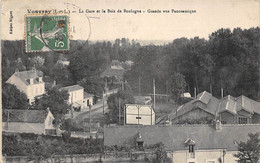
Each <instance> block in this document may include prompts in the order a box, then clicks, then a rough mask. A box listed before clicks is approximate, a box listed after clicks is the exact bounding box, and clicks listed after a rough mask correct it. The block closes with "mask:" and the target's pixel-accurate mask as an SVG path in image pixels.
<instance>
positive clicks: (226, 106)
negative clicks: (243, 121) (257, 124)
mask: <svg viewBox="0 0 260 163" xmlns="http://www.w3.org/2000/svg"><path fill="white" fill-rule="evenodd" d="M240 110H245V111H247V112H249V113H251V114H254V113H257V114H260V102H257V101H254V100H252V99H250V98H248V97H246V96H244V95H241V96H239V97H237V98H234V97H232V96H230V95H228V96H226V97H224V98H223V99H221V102H220V105H219V113H220V112H223V111H229V112H231V113H232V114H236V113H237V112H238V111H240Z"/></svg>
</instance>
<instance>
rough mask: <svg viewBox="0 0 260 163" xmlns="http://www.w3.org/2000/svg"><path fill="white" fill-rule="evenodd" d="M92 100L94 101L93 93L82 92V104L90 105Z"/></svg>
mask: <svg viewBox="0 0 260 163" xmlns="http://www.w3.org/2000/svg"><path fill="white" fill-rule="evenodd" d="M93 101H94V95H93V94H90V93H87V92H84V104H85V107H88V106H90V105H94V103H93Z"/></svg>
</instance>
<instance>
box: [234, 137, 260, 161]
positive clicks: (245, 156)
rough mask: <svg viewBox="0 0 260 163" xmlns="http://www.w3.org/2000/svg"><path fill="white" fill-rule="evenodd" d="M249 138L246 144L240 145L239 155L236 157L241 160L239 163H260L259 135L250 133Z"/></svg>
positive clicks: (241, 143)
mask: <svg viewBox="0 0 260 163" xmlns="http://www.w3.org/2000/svg"><path fill="white" fill-rule="evenodd" d="M248 136H249V139H248V140H247V141H246V142H240V143H239V144H238V153H237V154H235V155H234V156H235V157H237V158H238V159H239V160H238V162H239V163H247V162H251V163H258V160H259V158H260V138H259V133H255V134H252V133H250V134H248Z"/></svg>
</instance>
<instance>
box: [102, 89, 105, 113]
mask: <svg viewBox="0 0 260 163" xmlns="http://www.w3.org/2000/svg"><path fill="white" fill-rule="evenodd" d="M102 96H103V98H102V99H103V115H104V114H105V101H104V100H105V99H104V91H103V92H102Z"/></svg>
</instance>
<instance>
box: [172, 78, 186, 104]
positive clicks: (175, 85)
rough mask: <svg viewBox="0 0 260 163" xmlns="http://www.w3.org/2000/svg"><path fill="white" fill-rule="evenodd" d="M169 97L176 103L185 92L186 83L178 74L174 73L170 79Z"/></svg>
mask: <svg viewBox="0 0 260 163" xmlns="http://www.w3.org/2000/svg"><path fill="white" fill-rule="evenodd" d="M170 87H171V95H172V97H173V99H175V100H176V101H177V103H178V101H179V98H180V96H181V94H182V93H184V91H185V87H186V82H185V79H184V76H183V75H182V74H180V73H174V74H173V75H172V77H171V86H170Z"/></svg>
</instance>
